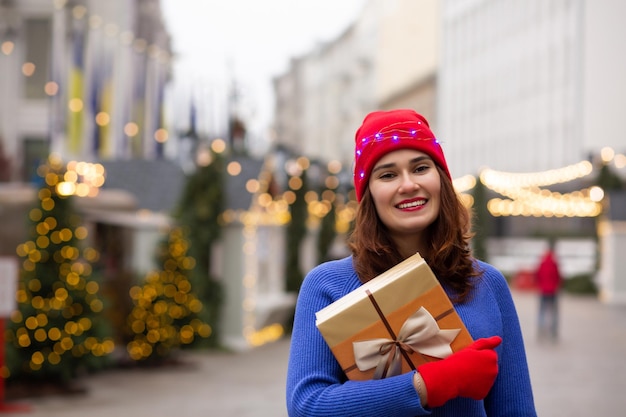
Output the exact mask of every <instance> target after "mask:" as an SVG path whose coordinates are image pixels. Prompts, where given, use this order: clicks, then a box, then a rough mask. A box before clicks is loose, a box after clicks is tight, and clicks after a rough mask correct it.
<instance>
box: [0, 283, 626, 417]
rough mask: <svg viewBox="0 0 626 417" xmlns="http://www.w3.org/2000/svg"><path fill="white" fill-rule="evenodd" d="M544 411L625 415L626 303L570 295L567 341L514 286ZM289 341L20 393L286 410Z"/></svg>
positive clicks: (100, 407) (240, 415)
mask: <svg viewBox="0 0 626 417" xmlns="http://www.w3.org/2000/svg"><path fill="white" fill-rule="evenodd" d="M513 296H514V300H515V304H516V306H517V309H518V314H519V316H520V322H521V325H522V331H523V333H524V337H525V341H526V342H525V343H526V348H527V356H528V363H529V367H530V373H531V380H532V383H533V390H534V395H535V404H536V407H537V413H538V415H539V416H540V417H564V416H567V417H583V416H584V417H588V416H606V417H618V416H623V415H625V411H624V410H625V409H626V358H625V355H626V306H617V305H607V304H603V303H601V302H600V301H598V299H597V298H595V297H589V296H573V295H569V294H567V295H566V294H564V295H563V296H561V299H560V308H561V310H560V311H561V326H560V339H559V340H558V341H557V342H555V343H553V342H547V341H543V340H539V339H538V338H537V331H536V330H537V329H536V316H537V311H538V300H537V298H536V295H535V294H534V293H530V292H521V291H519V290H515V291H514V292H513ZM288 354H289V340H288V339H287V338H284V339H281V340H279V341H276V342H273V343H271V344H268V345H265V346H261V347H258V348H255V349H252V350H249V351H245V352H238V353H233V352H222V351H210V352H205V351H203V352H189V353H185V356H184V358H183V361H182V362H183V364H182V365H177V366H164V367H160V368H151V369H116V370H111V371H107V372H102V373H99V374H95V375H91V376H89V377H87V378H85V380H84V381H82V382H83V383H84V384H85V385H86V386H87V388H88V392H87V393H86V394H82V395H72V396H48V397H40V398H30V399H23V400H20V401H19V403H20V405H26V406H28V407H29V408H30V409H29V410H28V411H26V412H20V413H6V412H1V411H0V414H4V415H11V416H29V417H78V416H81V417H82V416H90V417H105V416H106V417H111V416H120V417H170V416H176V417H191V416H193V417H196V416H228V417H284V416H287V412H286V409H285V388H284V387H285V373H286V371H287V357H288Z"/></svg>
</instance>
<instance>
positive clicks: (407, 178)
mask: <svg viewBox="0 0 626 417" xmlns="http://www.w3.org/2000/svg"><path fill="white" fill-rule="evenodd" d="M416 188H417V182H416V181H415V180H414V179H413V177H412V176H411V175H410V174H409V173H408V172H404V173H402V175H401V176H400V188H399V189H398V191H399V192H400V193H406V192H411V191H414V190H415V189H416Z"/></svg>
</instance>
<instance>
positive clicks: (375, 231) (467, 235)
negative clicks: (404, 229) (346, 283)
mask: <svg viewBox="0 0 626 417" xmlns="http://www.w3.org/2000/svg"><path fill="white" fill-rule="evenodd" d="M437 170H438V171H439V177H440V178H441V180H440V181H441V207H440V211H439V216H438V217H437V219H436V220H435V221H434V222H433V223H432V224H431V225H430V226H429V227H428V233H427V236H428V237H429V249H428V253H425V254H421V255H422V256H423V257H424V259H426V261H427V262H428V265H429V266H430V268H431V269H432V271H433V273H434V274H435V276H436V277H437V278H438V279H439V281H440V282H442V283H445V284H447V285H448V286H449V287H450V288H451V289H453V290H454V292H455V293H456V295H457V296H456V297H455V298H456V299H455V301H463V300H464V299H465V298H466V297H467V295H468V294H469V293H470V291H471V289H472V287H473V283H474V278H475V277H476V276H478V275H479V271H477V270H475V269H474V265H473V262H474V261H473V258H472V255H471V250H470V245H469V243H470V239H471V238H472V236H473V233H472V232H471V214H470V212H469V210H468V209H467V208H466V207H465V206H464V205H463V203H462V202H461V200H460V199H459V196H458V195H457V193H456V191H455V190H454V187H453V185H452V181H451V180H450V179H449V178H448V177H447V176H446V175H445V173H444V171H443V170H442V169H441V168H440V167H439V166H437ZM348 246H349V248H350V250H351V251H352V255H353V258H354V264H355V268H356V272H357V274H358V275H359V279H360V280H361V281H362V282H367V281H369V280H371V279H372V278H374V277H375V276H377V275H379V274H381V273H382V272H384V271H386V270H387V269H389V268H391V267H392V266H394V265H396V264H398V263H399V262H401V261H402V260H403V257H402V255H400V252H399V251H398V249H397V248H396V246H395V245H394V244H393V241H392V240H391V238H390V236H389V232H388V231H387V228H386V226H385V225H384V224H383V222H382V221H380V219H379V217H378V214H377V212H376V208H375V206H374V200H373V199H372V196H371V194H370V192H369V188H366V189H365V193H364V194H363V198H362V199H361V203H360V204H359V208H358V211H357V216H356V220H355V226H354V231H353V232H352V234H351V236H350V238H349V239H348Z"/></svg>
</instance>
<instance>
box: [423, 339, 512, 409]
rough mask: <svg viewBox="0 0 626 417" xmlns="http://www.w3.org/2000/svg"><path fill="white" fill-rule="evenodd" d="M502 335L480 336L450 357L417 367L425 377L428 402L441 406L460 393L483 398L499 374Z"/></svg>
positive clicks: (433, 405)
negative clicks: (498, 351)
mask: <svg viewBox="0 0 626 417" xmlns="http://www.w3.org/2000/svg"><path fill="white" fill-rule="evenodd" d="M500 342H502V339H501V338H500V337H499V336H492V337H489V338H484V339H478V340H476V341H475V342H474V343H472V344H471V345H469V346H468V347H466V348H465V349H461V350H460V351H458V352H456V353H453V354H452V355H450V356H448V357H447V358H445V359H443V360H440V361H437V362H428V363H425V364H424V365H421V366H419V367H418V368H417V371H418V372H419V373H420V375H421V376H422V379H423V380H424V385H425V386H426V392H427V396H428V406H429V407H438V406H440V405H443V404H445V403H446V401H448V400H451V399H452V398H456V397H468V398H473V399H475V400H482V399H483V398H485V397H486V396H487V394H488V393H489V390H490V389H491V386H492V385H493V382H494V381H495V379H496V376H497V375H498V354H497V353H496V351H495V350H494V348H495V347H496V346H498V345H499V344H500Z"/></svg>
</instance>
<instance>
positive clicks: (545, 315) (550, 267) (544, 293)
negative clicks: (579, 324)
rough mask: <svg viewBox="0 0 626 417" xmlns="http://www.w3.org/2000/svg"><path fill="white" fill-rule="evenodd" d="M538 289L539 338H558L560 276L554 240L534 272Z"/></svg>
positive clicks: (554, 339)
mask: <svg viewBox="0 0 626 417" xmlns="http://www.w3.org/2000/svg"><path fill="white" fill-rule="evenodd" d="M535 278H536V282H537V288H538V290H539V338H540V339H544V338H550V339H551V340H552V341H556V340H557V339H558V327H559V308H558V294H559V290H560V289H561V283H562V277H561V273H560V271H559V264H558V261H557V259H556V255H555V253H554V242H553V241H550V242H549V246H548V250H547V251H546V252H545V253H544V254H543V256H542V258H541V261H540V262H539V266H538V268H537V271H536V272H535Z"/></svg>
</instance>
